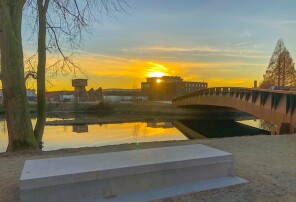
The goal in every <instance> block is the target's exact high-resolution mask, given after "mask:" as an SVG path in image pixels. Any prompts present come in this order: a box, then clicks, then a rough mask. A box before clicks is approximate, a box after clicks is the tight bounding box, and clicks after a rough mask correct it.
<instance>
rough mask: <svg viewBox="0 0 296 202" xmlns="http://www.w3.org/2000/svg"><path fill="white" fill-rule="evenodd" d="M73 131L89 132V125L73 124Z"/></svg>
mask: <svg viewBox="0 0 296 202" xmlns="http://www.w3.org/2000/svg"><path fill="white" fill-rule="evenodd" d="M73 132H75V133H87V132H88V125H73Z"/></svg>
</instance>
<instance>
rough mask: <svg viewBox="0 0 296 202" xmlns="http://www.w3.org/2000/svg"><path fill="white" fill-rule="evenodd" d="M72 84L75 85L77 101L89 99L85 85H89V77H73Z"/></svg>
mask: <svg viewBox="0 0 296 202" xmlns="http://www.w3.org/2000/svg"><path fill="white" fill-rule="evenodd" d="M72 86H73V87H74V91H75V92H74V97H75V101H76V102H85V101H87V93H86V89H85V87H86V86H87V79H72Z"/></svg>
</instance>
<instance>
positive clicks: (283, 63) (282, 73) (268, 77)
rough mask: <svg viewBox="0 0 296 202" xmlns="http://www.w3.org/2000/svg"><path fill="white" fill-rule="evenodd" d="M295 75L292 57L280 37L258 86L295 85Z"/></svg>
mask: <svg viewBox="0 0 296 202" xmlns="http://www.w3.org/2000/svg"><path fill="white" fill-rule="evenodd" d="M295 76H296V71H295V68H294V63H293V59H292V57H291V56H290V53H289V51H288V50H287V48H286V47H285V44H284V42H283V40H282V39H280V40H278V42H277V45H276V47H275V49H274V51H273V54H272V56H271V59H270V61H269V65H268V67H267V70H266V73H265V75H264V76H263V78H264V80H263V82H262V83H261V85H260V86H261V87H263V88H266V87H267V88H268V87H270V86H271V85H277V86H278V87H285V86H290V85H295V82H294V80H295V79H294V78H295Z"/></svg>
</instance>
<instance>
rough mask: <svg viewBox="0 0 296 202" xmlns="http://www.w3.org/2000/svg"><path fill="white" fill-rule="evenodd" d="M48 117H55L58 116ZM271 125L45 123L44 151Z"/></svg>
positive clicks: (2, 127)
mask: <svg viewBox="0 0 296 202" xmlns="http://www.w3.org/2000/svg"><path fill="white" fill-rule="evenodd" d="M49 120H56V118H50V119H49ZM32 123H33V124H35V123H36V120H32ZM256 127H257V128H256ZM260 127H262V128H263V129H264V130H263V129H260ZM270 127H272V125H271V124H267V123H265V122H263V121H261V120H256V121H254V120H248V121H239V122H236V121H231V120H179V121H149V122H133V123H117V124H103V125H102V124H101V125H100V124H93V125H87V124H80V125H73V126H71V125H59V126H46V127H45V132H44V136H43V142H44V145H43V146H44V147H43V150H45V151H48V150H55V149H61V148H78V147H91V146H103V145H114V144H123V143H134V144H135V146H136V147H137V148H138V147H140V142H151V141H166V140H186V139H202V138H219V137H232V136H244V135H258V134H269V132H268V131H267V130H266V129H267V128H270ZM82 133H83V135H82ZM7 144H8V135H7V128H6V123H5V119H0V152H4V151H6V147H7Z"/></svg>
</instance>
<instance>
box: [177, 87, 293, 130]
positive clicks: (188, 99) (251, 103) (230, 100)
mask: <svg viewBox="0 0 296 202" xmlns="http://www.w3.org/2000/svg"><path fill="white" fill-rule="evenodd" d="M173 104H174V105H175V106H178V107H185V106H195V105H207V106H222V107H230V108H235V109H238V110H240V111H243V112H247V113H249V114H252V115H254V116H256V117H258V118H260V119H263V120H265V121H268V122H270V123H273V124H275V126H276V127H275V129H274V130H273V131H271V133H272V134H289V133H296V112H295V108H296V91H285V90H266V89H259V88H237V87H215V88H207V89H203V90H199V91H196V92H194V93H191V94H188V95H184V96H181V97H178V98H175V99H174V100H173Z"/></svg>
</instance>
